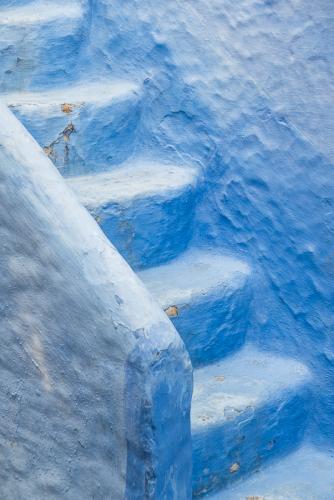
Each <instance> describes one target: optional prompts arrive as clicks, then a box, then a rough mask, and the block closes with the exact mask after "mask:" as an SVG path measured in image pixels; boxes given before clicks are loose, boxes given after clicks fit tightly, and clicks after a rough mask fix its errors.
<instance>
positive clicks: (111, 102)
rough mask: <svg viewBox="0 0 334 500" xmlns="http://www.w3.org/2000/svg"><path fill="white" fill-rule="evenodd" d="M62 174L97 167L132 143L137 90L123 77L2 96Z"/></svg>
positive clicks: (128, 149)
mask: <svg viewBox="0 0 334 500" xmlns="http://www.w3.org/2000/svg"><path fill="white" fill-rule="evenodd" d="M2 99H3V100H4V101H5V103H6V104H7V105H9V107H10V108H12V109H13V111H14V113H15V114H16V116H17V117H18V118H19V119H20V120H21V122H22V123H23V125H24V126H25V127H26V128H27V129H28V130H29V132H30V133H31V134H32V135H33V137H34V138H35V139H36V141H37V142H38V143H39V144H40V145H41V146H42V147H43V148H44V151H45V152H46V153H47V154H48V156H50V158H51V159H52V160H53V162H54V163H55V165H56V166H57V167H58V168H59V170H60V171H61V173H62V174H63V175H64V176H69V175H77V174H82V173H87V172H91V171H96V170H103V169H105V168H106V165H108V168H110V165H111V164H113V163H120V162H122V161H123V160H125V159H126V158H127V157H128V156H129V154H130V152H131V149H132V147H133V143H134V136H135V131H136V126H137V123H138V116H139V114H140V92H139V89H138V87H137V86H136V85H135V84H133V83H130V82H127V81H118V82H110V81H100V82H88V83H79V84H76V85H72V86H70V87H65V88H60V89H56V90H47V91H45V92H36V91H35V92H17V93H10V94H6V95H3V96H2Z"/></svg>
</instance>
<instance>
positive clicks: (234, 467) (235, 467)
mask: <svg viewBox="0 0 334 500" xmlns="http://www.w3.org/2000/svg"><path fill="white" fill-rule="evenodd" d="M239 470H240V464H238V462H235V463H234V464H232V465H231V467H230V473H231V474H235V473H236V472H238V471H239Z"/></svg>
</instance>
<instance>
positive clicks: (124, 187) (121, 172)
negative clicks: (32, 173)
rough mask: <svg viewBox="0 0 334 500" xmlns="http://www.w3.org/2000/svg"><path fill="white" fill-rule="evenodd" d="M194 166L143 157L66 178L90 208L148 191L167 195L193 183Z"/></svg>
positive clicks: (147, 193) (195, 174)
mask: <svg viewBox="0 0 334 500" xmlns="http://www.w3.org/2000/svg"><path fill="white" fill-rule="evenodd" d="M197 177H198V171H197V169H195V168H193V167H183V166H178V165H170V164H163V163H155V162H150V161H145V160H137V161H129V162H126V163H125V164H121V165H119V166H118V167H117V168H115V169H114V170H112V171H111V172H102V173H98V174H91V175H85V176H79V177H72V178H68V179H67V182H68V185H69V186H70V187H71V188H72V189H73V190H74V192H75V193H76V194H77V196H78V197H79V199H80V201H81V203H82V204H83V205H85V206H86V207H87V208H91V209H93V208H94V207H98V206H100V205H103V204H106V203H108V202H117V203H122V202H127V201H129V200H133V199H135V198H144V197H147V196H150V195H159V196H160V197H161V196H166V197H168V196H169V195H170V194H171V193H172V192H175V191H177V192H179V191H180V190H182V189H183V188H184V187H186V186H188V185H193V184H195V183H196V181H197Z"/></svg>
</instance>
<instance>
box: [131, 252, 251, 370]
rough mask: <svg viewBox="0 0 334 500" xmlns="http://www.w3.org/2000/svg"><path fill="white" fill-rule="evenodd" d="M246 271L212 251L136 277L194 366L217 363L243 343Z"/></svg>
mask: <svg viewBox="0 0 334 500" xmlns="http://www.w3.org/2000/svg"><path fill="white" fill-rule="evenodd" d="M250 274H251V271H250V268H249V266H248V264H246V263H245V262H243V261H241V260H239V259H236V258H233V257H230V256H227V255H224V254H222V253H219V252H216V251H210V250H189V251H187V252H186V253H184V254H183V255H181V256H180V257H179V258H177V259H175V260H173V261H172V262H169V263H167V264H165V265H162V266H159V267H156V268H153V269H148V270H145V271H143V272H141V273H139V276H140V278H141V279H142V280H143V281H144V283H145V284H146V286H147V287H148V289H149V290H150V291H151V293H152V294H153V295H154V296H155V297H156V299H157V300H158V302H159V303H160V304H161V306H162V307H163V308H164V309H165V311H166V312H167V314H168V315H169V316H170V318H171V320H172V321H173V323H174V325H175V327H176V329H177V330H178V332H179V333H180V335H181V337H182V338H183V340H184V342H185V344H186V346H187V349H188V351H189V353H190V357H191V359H192V363H193V365H194V366H199V365H201V364H207V363H210V362H213V361H215V360H218V359H221V358H223V357H224V356H226V354H228V353H231V352H232V351H234V350H236V349H237V348H239V347H240V346H241V345H242V344H243V342H244V339H245V334H246V329H247V323H248V311H249V305H250V300H251V286H250Z"/></svg>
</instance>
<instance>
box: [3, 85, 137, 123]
mask: <svg viewBox="0 0 334 500" xmlns="http://www.w3.org/2000/svg"><path fill="white" fill-rule="evenodd" d="M137 92H138V86H137V85H136V84H135V83H133V82H129V81H126V80H124V81H105V80H103V81H98V82H82V83H76V84H74V85H72V86H66V87H63V88H56V89H50V90H47V91H44V92H43V91H33V92H27V91H26V92H13V93H7V94H3V95H2V96H1V98H2V99H3V100H4V102H5V103H6V104H7V105H9V106H12V107H17V106H20V108H22V107H24V108H25V111H26V112H27V111H29V107H31V108H32V110H34V109H35V108H36V107H39V108H46V109H47V111H50V110H52V108H55V109H56V111H58V113H59V114H64V113H68V115H69V116H70V113H71V112H72V111H73V109H72V107H73V108H75V107H76V106H80V105H82V104H84V103H96V104H100V105H103V103H106V102H108V103H109V102H111V101H113V100H117V99H122V98H124V97H126V96H128V95H132V94H135V93H137ZM64 104H66V105H67V106H68V109H67V110H66V109H65V111H64V107H63V105H64Z"/></svg>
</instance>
